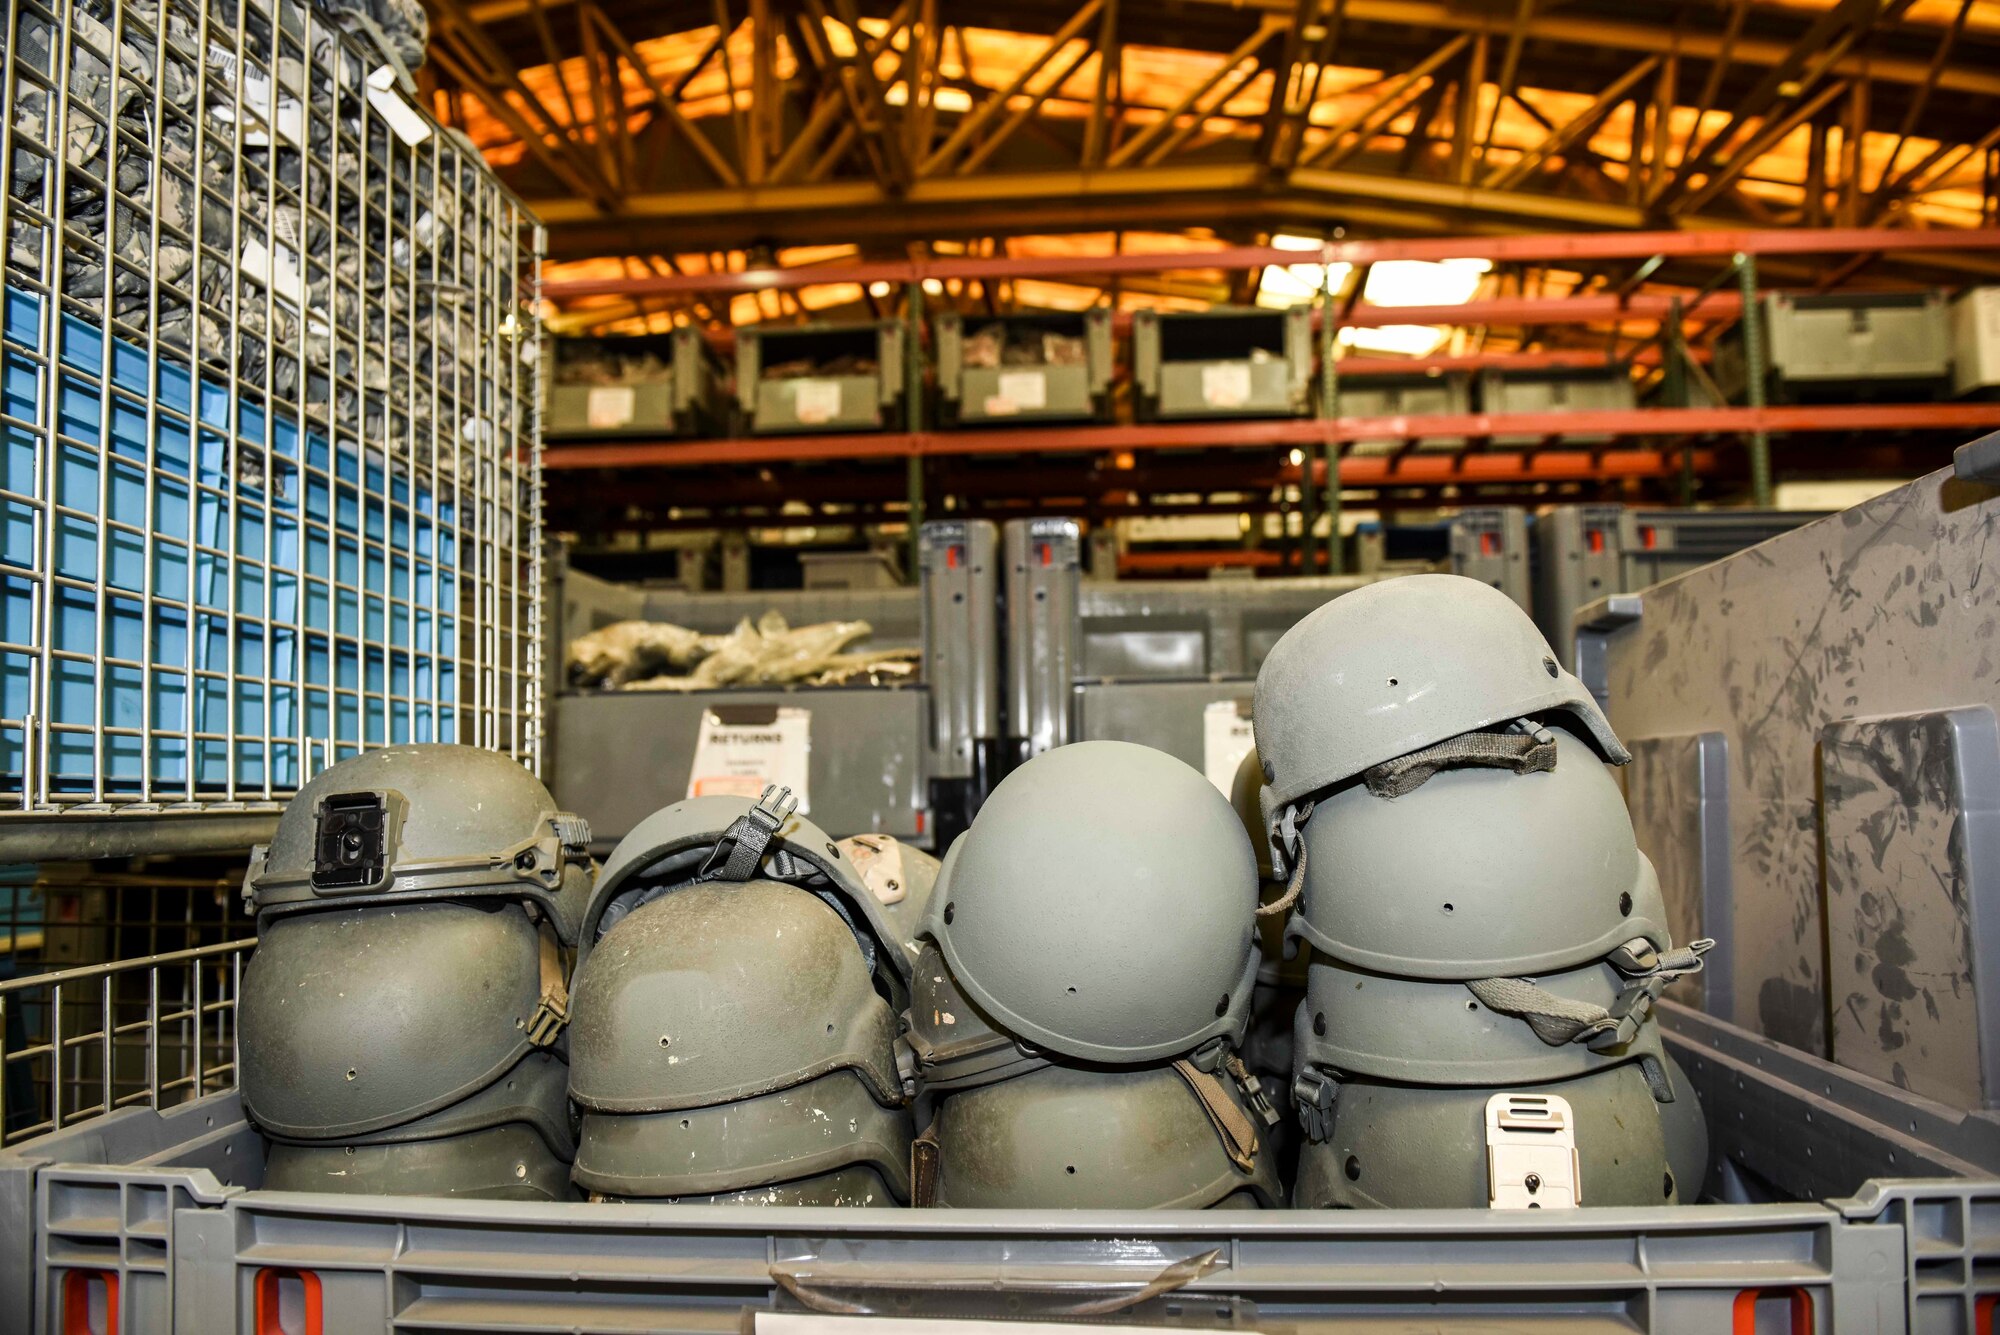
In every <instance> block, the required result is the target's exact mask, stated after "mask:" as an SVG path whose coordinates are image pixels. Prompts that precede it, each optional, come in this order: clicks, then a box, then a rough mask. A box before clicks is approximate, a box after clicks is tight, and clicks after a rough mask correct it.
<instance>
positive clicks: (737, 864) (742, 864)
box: [701, 784, 799, 881]
mask: <svg viewBox="0 0 2000 1335" xmlns="http://www.w3.org/2000/svg"><path fill="white" fill-rule="evenodd" d="M798 809H799V799H798V798H796V797H794V796H793V795H792V790H791V789H789V788H781V787H779V786H778V785H777V784H772V785H770V786H769V787H767V788H765V789H764V795H763V796H762V797H760V798H758V799H757V804H756V805H755V806H753V807H751V808H750V809H749V810H748V811H746V812H744V813H743V814H742V815H741V816H738V817H737V818H736V819H735V820H734V821H732V822H730V825H729V828H728V829H726V830H724V831H723V832H722V837H721V838H720V839H717V840H716V841H715V847H714V849H712V850H711V851H710V852H709V855H708V858H707V860H706V861H705V862H703V863H702V868H701V878H702V879H707V878H709V877H710V876H711V875H713V877H714V878H715V879H717V880H723V881H748V880H751V879H753V878H754V877H755V876H756V875H757V868H758V867H759V866H761V865H762V864H763V861H764V852H765V850H766V849H768V848H770V846H771V840H772V839H774V838H776V837H777V834H778V831H779V830H781V829H783V828H784V824H785V822H786V821H788V820H790V819H791V818H792V813H793V812H795V811H797V810H798ZM731 841H734V842H731ZM725 844H727V845H729V856H728V858H727V859H725V860H724V862H723V864H722V870H721V871H717V872H711V868H713V867H714V866H715V860H716V856H717V854H719V853H721V851H722V848H723V846H724V845H725Z"/></svg>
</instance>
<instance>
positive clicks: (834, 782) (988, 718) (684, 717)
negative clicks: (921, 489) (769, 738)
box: [550, 521, 1000, 849]
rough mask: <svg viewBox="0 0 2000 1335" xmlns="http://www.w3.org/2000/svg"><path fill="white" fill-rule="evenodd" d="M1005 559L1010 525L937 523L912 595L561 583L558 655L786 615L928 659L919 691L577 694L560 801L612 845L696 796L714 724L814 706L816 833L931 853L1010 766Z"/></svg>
mask: <svg viewBox="0 0 2000 1335" xmlns="http://www.w3.org/2000/svg"><path fill="white" fill-rule="evenodd" d="M996 548H997V533H996V530H995V529H994V527H993V526H992V525H991V524H988V523H985V522H983V521H970V522H957V521H941V522H935V523H931V524H926V525H925V526H924V530H923V554H922V569H921V572H920V573H921V579H920V583H919V585H918V586H917V587H903V588H861V589H808V590H803V591H801V590H777V589H770V590H754V591H751V592H748V593H696V594H690V593H686V592H684V591H682V590H680V589H671V588H670V589H648V588H641V587H637V586H632V585H620V584H612V583H609V582H607V581H605V580H600V579H596V578H594V577H592V576H589V575H585V574H582V573H580V572H576V571H568V572H563V573H562V574H561V576H560V585H559V587H558V592H557V600H558V605H559V607H560V609H561V610H560V612H559V614H558V616H557V630H558V633H559V635H560V637H561V638H560V641H559V642H558V643H557V644H555V645H554V646H552V652H553V653H554V654H556V655H558V656H560V655H562V653H563V650H564V646H566V645H567V644H568V643H569V642H570V641H571V640H573V639H574V638H576V637H577V636H578V635H581V634H584V633H585V632H587V631H591V630H596V629H598V628H600V627H603V626H608V625H610V624H612V623H613V622H617V621H627V620H645V621H668V622H673V623H675V624H677V625H683V626H688V627H691V628H693V629H695V630H699V631H703V632H706V633H716V634H719V633H723V632H727V631H729V630H731V629H733V628H734V627H735V626H736V625H737V623H738V622H741V621H743V620H745V619H748V620H751V621H753V622H754V621H755V620H756V619H757V618H758V617H760V616H762V615H763V614H764V613H765V612H767V611H772V610H776V611H778V612H780V613H781V614H782V615H783V616H784V617H785V619H786V620H787V621H788V622H790V623H791V624H792V625H794V626H800V625H806V624H809V623H811V622H817V621H866V622H868V623H869V625H870V627H872V634H871V635H870V637H869V641H868V642H869V644H871V645H873V646H876V647H880V648H894V647H903V648H920V649H921V650H922V653H923V658H922V669H921V672H920V675H919V678H918V680H916V681H914V682H910V683H907V684H886V685H878V686H821V687H727V688H723V689H719V690H703V691H685V692H683V691H656V690H650V691H638V690H613V691H579V690H574V689H570V688H569V687H568V685H567V684H566V683H564V684H562V685H561V686H560V687H559V688H558V689H559V690H560V691H561V694H559V695H558V696H557V698H556V702H555V718H554V732H555V738H554V747H553V756H554V763H553V765H552V766H551V774H550V783H551V786H552V787H553V789H554V791H555V794H556V797H557V799H558V800H559V801H560V802H562V803H563V805H564V806H565V807H566V808H567V809H569V810H572V811H575V812H577V813H579V814H580V815H582V816H584V817H585V818H586V819H587V820H589V821H590V826H591V833H592V836H593V837H594V838H595V839H596V840H597V842H598V844H599V846H600V847H601V848H606V849H608V848H609V847H610V845H612V844H614V843H616V842H617V840H618V839H619V838H620V837H622V836H623V835H624V834H625V833H626V832H627V831H628V830H630V829H631V828H632V826H633V825H634V824H635V823H637V822H638V821H639V820H640V819H642V818H644V817H645V816H648V815H650V814H652V813H653V812H654V811H657V810H658V809H659V808H661V807H663V806H666V805H667V804H668V803H670V802H676V801H679V800H680V799H681V798H683V797H685V796H687V793H688V784H689V779H690V774H691V771H692V767H693V762H694V758H695V756H694V753H695V743H696V739H697V737H698V736H699V734H700V731H701V729H702V727H703V720H704V716H705V715H707V714H709V713H711V712H713V713H716V714H717V717H718V718H725V719H740V720H742V721H743V722H744V723H746V724H750V723H756V722H759V721H761V722H763V723H766V724H768V723H770V722H772V721H774V720H775V718H776V711H778V710H780V709H790V710H802V711H805V712H806V715H807V718H806V719H805V720H804V722H805V725H806V726H807V727H809V728H810V730H811V732H810V736H811V750H810V757H809V761H810V769H809V772H808V778H807V790H808V792H807V794H806V796H807V802H808V806H807V807H806V808H805V809H806V810H808V811H809V812H810V814H811V816H812V819H813V821H814V823H815V824H817V825H819V826H821V827H822V828H824V829H826V830H828V831H829V832H831V833H832V834H833V835H834V836H835V837H842V836H845V835H850V834H858V833H861V832H863V831H871V830H872V831H879V832H881V833H884V834H892V835H895V836H896V837H897V838H899V839H904V840H907V841H910V842H913V843H918V844H921V845H924V846H929V845H930V844H931V843H932V842H933V841H934V840H935V839H936V838H937V837H938V836H939V824H940V822H941V821H942V822H946V823H947V825H948V826H949V822H950V821H951V820H952V819H953V818H954V816H953V813H955V812H957V811H958V810H959V809H960V808H962V807H963V805H964V803H965V802H966V801H967V800H968V794H967V793H966V791H965V790H966V789H967V788H968V787H974V786H977V785H978V784H981V783H983V782H984V781H985V780H986V777H987V776H989V775H990V774H991V773H992V770H993V764H992V762H993V758H994V756H995V755H997V751H996V748H997V746H998V739H999V735H1000V734H999V713H1000V679H999V670H1000V653H999V644H998V616H999V614H998V609H997V603H998V596H997V595H998V589H999V573H998V570H997V568H996V557H997V551H996ZM635 738H636V739H642V741H641V743H640V744H638V745H635V744H634V739H635Z"/></svg>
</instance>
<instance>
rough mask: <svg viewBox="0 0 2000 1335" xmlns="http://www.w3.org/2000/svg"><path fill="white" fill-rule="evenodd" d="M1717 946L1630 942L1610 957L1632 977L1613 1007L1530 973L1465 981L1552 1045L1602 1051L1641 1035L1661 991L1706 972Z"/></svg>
mask: <svg viewBox="0 0 2000 1335" xmlns="http://www.w3.org/2000/svg"><path fill="white" fill-rule="evenodd" d="M1714 948H1715V942H1714V941H1712V940H1709V939H1707V938H1703V939H1702V940H1699V941H1692V942H1689V943H1688V944H1687V945H1685V946H1682V947H1680V948H1679V949H1677V950H1663V951H1655V950H1653V949H1652V947H1651V946H1649V945H1647V944H1646V943H1645V942H1643V941H1630V942H1627V943H1626V944H1625V945H1623V946H1620V947H1619V948H1618V949H1617V950H1616V951H1613V952H1612V954H1611V957H1610V958H1611V961H1612V963H1614V964H1615V965H1617V966H1618V968H1619V969H1620V971H1622V972H1624V973H1626V974H1628V975H1629V976H1630V977H1631V981H1630V982H1629V983H1628V984H1627V985H1626V987H1625V990H1624V991H1622V992H1620V993H1619V994H1618V996H1617V998H1616V999H1615V1000H1614V1001H1613V1002H1612V1003H1611V1005H1610V1006H1608V1007H1606V1006H1599V1005H1597V1004H1596V1003H1595V1002H1589V1001H1575V1000H1572V999H1571V998H1569V997H1559V996H1557V995H1556V994H1555V993H1553V992H1551V991H1549V990H1548V989H1547V988H1545V987H1541V986H1539V985H1537V984H1535V983H1531V982H1529V981H1528V980H1527V979H1525V978H1481V979H1477V980H1475V981H1473V982H1469V983H1467V984H1466V985H1465V986H1466V988H1467V989H1468V990H1469V991H1470V992H1471V993H1472V995H1473V996H1475V997H1478V998H1479V1000H1480V1001H1481V1002H1482V1003H1483V1004H1484V1005H1485V1006H1486V1008H1487V1009H1488V1010H1493V1011H1498V1012H1500V1013H1501V1014H1503V1015H1515V1016H1519V1017H1520V1018H1521V1019H1523V1020H1526V1021H1527V1022H1528V1027H1529V1028H1530V1029H1532V1030H1534V1031H1535V1037H1537V1038H1539V1039H1541V1040H1542V1042H1544V1043H1547V1044H1548V1045H1549V1046H1550V1047H1561V1046H1562V1045H1563V1044H1565V1043H1586V1044H1588V1045H1589V1046H1590V1047H1591V1048H1592V1049H1593V1050H1594V1051H1599V1052H1602V1051H1604V1050H1605V1049H1607V1048H1617V1047H1623V1046H1624V1045H1625V1044H1627V1043H1630V1042H1631V1041H1632V1040H1633V1039H1634V1038H1636V1037H1638V1033H1639V1025H1640V1024H1641V1023H1643V1022H1644V1020H1645V1018H1646V1016H1647V1014H1648V1013H1650V1012H1651V1010H1652V1009H1653V1003H1654V1002H1655V1001H1657V1000H1658V999H1659V997H1660V994H1661V993H1662V992H1664V991H1666V990H1667V987H1668V985H1669V984H1671V983H1673V982H1675V981H1676V980H1677V979H1680V978H1684V977H1686V976H1687V975H1688V974H1692V973H1700V972H1701V969H1702V958H1701V957H1702V956H1703V955H1706V954H1707V953H1708V952H1709V951H1711V950H1713V949H1714Z"/></svg>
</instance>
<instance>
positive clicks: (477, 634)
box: [0, 0, 540, 846]
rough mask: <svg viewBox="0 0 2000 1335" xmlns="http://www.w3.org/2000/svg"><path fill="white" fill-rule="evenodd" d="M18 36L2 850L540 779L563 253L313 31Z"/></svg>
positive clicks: (6, 404) (68, 10) (168, 23)
mask: <svg viewBox="0 0 2000 1335" xmlns="http://www.w3.org/2000/svg"><path fill="white" fill-rule="evenodd" d="M8 13H9V24H10V26H9V28H8V29H7V31H6V32H5V34H4V40H5V52H4V60H5V66H6V69H5V78H6V85H5V86H6V88H7V90H8V96H9V109H10V117H9V121H8V124H7V126H6V127H5V129H4V131H0V243H3V244H4V246H5V270H4V274H5V277H4V294H0V303H4V311H3V312H0V315H3V318H0V802H4V805H5V806H6V807H7V808H10V809H11V813H10V816H9V817H4V818H0V819H4V820H8V821H10V822H13V821H18V820H19V819H20V817H21V815H22V813H26V814H27V815H29V816H40V817H48V816H50V815H51V814H53V813H56V812H72V813H95V814H107V813H113V812H118V813H123V814H125V815H126V816H130V815H131V814H132V813H134V812H142V811H152V812H157V811H160V810H162V809H164V810H168V811H174V810H191V809H202V808H223V809H231V810H236V811H239V812H240V811H242V810H244V809H245V808H246V807H247V808H251V809H263V810H269V811H275V809H276V804H277V803H278V802H280V801H281V799H282V798H283V797H284V796H285V795H286V794H287V793H288V792H289V791H291V790H292V789H294V788H296V787H297V786H298V785H299V784H300V783H301V782H302V781H303V780H304V778H305V777H306V776H307V775H308V774H309V773H310V772H312V771H313V770H314V769H315V768H318V767H321V766H323V765H325V764H326V763H328V762H330V761H331V760H335V759H338V758H341V757H343V756H347V755H352V754H354V753H356V752H357V751H359V750H360V749H361V748H363V747H364V746H373V745H381V744H384V743H390V742H398V741H425V740H437V741H452V740H456V741H461V742H468V743H473V744H477V745H481V746H488V747H494V748H498V749H501V750H505V751H508V752H511V753H513V754H516V755H518V756H520V757H521V758H522V759H523V760H525V761H528V762H529V763H534V762H535V760H536V758H537V755H536V753H537V748H538V731H539V720H538V697H537V693H536V690H535V685H536V678H537V674H538V663H537V661H536V655H537V654H538V652H539V649H538V644H539V639H538V635H537V629H538V628H537V626H536V617H537V581H538V579H539V557H538V551H539V544H538V525H539V519H538V513H539V459H538V456H537V453H536V449H537V447H536V379H537V358H536V355H535V354H536V342H537V331H536V325H535V323H534V320H533V318H532V303H533V301H534V299H535V292H536V279H535V272H534V265H535V260H536V257H537V254H538V252H539V248H540V232H539V229H538V228H537V226H536V225H535V223H534V221H533V220H532V219H531V218H530V217H528V215H527V214H526V213H525V212H524V211H523V210H522V208H521V206H520V204H519V203H518V202H517V201H516V200H514V199H513V198H512V197H511V196H509V195H508V194H506V193H505V192H504V191H503V190H502V189H501V188H500V187H499V185H498V184H497V183H496V182H495V180H494V178H493V177H492V176H491V175H490V174H489V173H488V171H487V170H486V168H485V165H484V164H483V163H482V162H481V161H480V160H479V158H478V155H477V154H476V153H475V152H474V151H473V150H472V148H471V147H470V145H469V144H468V143H466V142H465V141H464V140H463V139H462V138H460V137H459V136H456V135H454V134H452V133H450V132H447V131H443V130H441V129H439V128H438V127H437V126H436V125H435V124H434V123H433V122H432V121H431V120H430V119H429V118H428V117H427V116H425V115H424V114H423V113H422V112H420V111H419V110H417V109H416V107H415V106H414V105H412V103H411V102H410V100H409V96H410V93H409V91H408V89H407V88H406V87H405V86H404V85H403V84H400V83H399V81H398V78H397V76H396V75H395V73H394V71H393V70H391V69H388V68H386V67H383V66H382V61H381V59H380V58H379V57H370V56H368V55H366V54H365V53H364V51H363V49H362V48H361V47H360V46H359V45H357V44H356V43H355V42H353V41H352V40H351V39H349V38H348V37H346V36H344V35H343V34H342V33H341V31H340V30H339V29H337V28H336V27H334V26H333V24H332V21H331V20H330V19H328V18H327V17H326V16H325V15H323V14H321V13H320V12H318V11H315V10H312V9H310V8H304V7H300V6H297V5H295V4H292V3H290V2H289V0H241V3H237V2H234V0H207V3H203V0H163V2H159V3H155V2H153V0H147V2H146V3H141V2H140V0H100V2H91V0H70V2H69V3H57V4H54V5H48V4H43V3H40V0H22V2H21V3H19V4H16V5H13V6H11V7H10V9H9V11H8ZM46 827H47V822H46V821H44V822H42V823H41V824H40V825H38V826H35V827H34V828H36V829H40V830H43V831H44V832H46ZM27 828H28V827H25V826H23V825H20V824H17V823H9V824H5V825H0V837H7V835H9V834H11V835H12V836H13V837H14V838H15V839H17V840H20V839H25V838H27V837H29V836H27V835H25V834H24V833H23V831H24V829H27ZM17 846H18V845H17Z"/></svg>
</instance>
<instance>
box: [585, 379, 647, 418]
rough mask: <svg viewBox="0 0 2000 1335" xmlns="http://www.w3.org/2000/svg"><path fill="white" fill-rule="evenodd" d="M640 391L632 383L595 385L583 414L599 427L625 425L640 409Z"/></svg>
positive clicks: (592, 387)
mask: <svg viewBox="0 0 2000 1335" xmlns="http://www.w3.org/2000/svg"><path fill="white" fill-rule="evenodd" d="M638 406H639V391H638V390H636V389H634V388H632V386H630V385H593V386H591V389H590V397H589V398H588V399H586V400H585V402H584V408H583V415H584V418H585V420H586V421H588V422H589V423H590V425H592V426H594V427H598V428H608V427H618V426H624V425H625V424H626V423H628V422H630V421H631V420H632V414H633V413H635V412H636V411H638Z"/></svg>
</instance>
